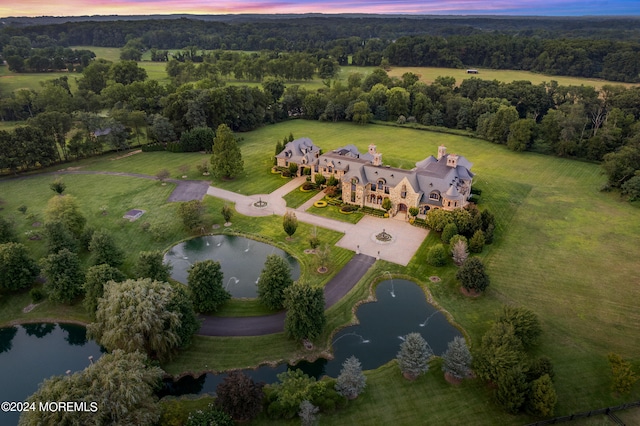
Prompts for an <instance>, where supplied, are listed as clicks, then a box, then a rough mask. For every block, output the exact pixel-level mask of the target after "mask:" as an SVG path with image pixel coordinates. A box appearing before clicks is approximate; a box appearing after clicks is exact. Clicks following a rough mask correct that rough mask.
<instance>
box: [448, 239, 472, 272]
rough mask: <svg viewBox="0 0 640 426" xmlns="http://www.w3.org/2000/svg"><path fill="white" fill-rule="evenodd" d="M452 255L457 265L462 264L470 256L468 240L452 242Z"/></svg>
mask: <svg viewBox="0 0 640 426" xmlns="http://www.w3.org/2000/svg"><path fill="white" fill-rule="evenodd" d="M451 256H452V257H453V261H454V263H455V264H456V265H458V266H460V265H462V264H463V263H464V262H465V260H467V258H468V257H469V250H467V241H466V239H464V240H457V241H456V242H454V243H452V244H451Z"/></svg>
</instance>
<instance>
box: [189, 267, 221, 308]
mask: <svg viewBox="0 0 640 426" xmlns="http://www.w3.org/2000/svg"><path fill="white" fill-rule="evenodd" d="M222 280H223V273H222V269H221V268H220V262H216V261H215V260H204V261H202V262H195V263H194V264H193V265H191V267H190V268H189V275H188V278H187V282H188V283H189V288H190V289H191V299H192V301H193V308H194V309H195V311H196V312H215V311H217V310H218V308H219V307H220V306H222V305H223V304H224V303H225V302H226V301H227V300H229V299H230V298H231V294H229V292H228V291H227V290H225V289H224V287H223V282H222Z"/></svg>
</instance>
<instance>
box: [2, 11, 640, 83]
mask: <svg viewBox="0 0 640 426" xmlns="http://www.w3.org/2000/svg"><path fill="white" fill-rule="evenodd" d="M614 28H615V31H614V30H613V29H614ZM487 29H493V31H487ZM638 36H640V21H639V20H637V19H624V18H619V19H613V18H612V19H604V20H603V19H595V18H592V19H589V18H583V19H575V18H574V19H558V18H555V19H523V18H511V19H492V18H473V19H472V18H465V19H462V18H457V19H454V18H448V19H444V18H433V17H430V18H427V17H406V18H398V17H384V18H371V17H366V18H365V17H362V18H347V17H339V16H334V17H304V18H289V19H287V18H280V19H266V18H264V19H256V20H251V19H248V20H242V21H238V22H221V21H205V20H202V19H186V18H182V19H175V20H167V19H164V20H153V19H149V20H142V21H140V20H136V21H128V20H121V21H115V22H114V21H109V22H66V23H64V24H55V25H33V26H26V27H16V26H8V27H6V28H3V29H2V31H1V32H0V47H2V48H3V50H4V47H5V46H6V45H11V44H12V43H15V39H18V38H19V39H21V40H22V43H23V44H24V40H27V41H29V42H30V43H32V44H34V45H35V46H43V47H44V46H47V47H49V46H53V45H56V46H73V45H90V46H106V47H123V46H125V45H129V46H130V47H131V48H129V49H127V52H128V54H129V55H130V56H129V57H128V58H127V59H137V58H136V56H137V55H139V49H138V53H137V54H136V49H135V48H134V47H135V44H131V40H132V39H136V40H139V43H140V44H139V46H138V47H142V48H143V49H156V51H157V50H158V49H160V50H161V51H162V50H164V51H166V50H168V49H182V48H184V47H186V46H198V48H199V49H206V50H213V49H223V50H228V49H231V50H249V51H261V50H270V51H288V52H306V53H312V54H317V53H319V52H320V53H321V52H324V54H329V55H330V56H331V57H332V58H334V59H335V60H336V61H338V63H340V64H341V65H346V64H347V62H348V61H349V58H351V60H352V61H353V62H352V63H353V64H354V65H373V66H377V65H380V64H381V63H382V61H383V60H384V59H387V60H388V61H389V63H390V64H391V65H396V66H439V67H457V68H461V67H489V68H498V69H523V70H531V71H535V72H543V73H547V74H553V75H570V76H579V77H601V78H605V79H608V80H614V81H625V82H637V81H640V75H639V74H640V65H638V64H639V63H640V60H639V59H640V43H638V42H637V40H638ZM12 40H13V42H12ZM3 56H4V58H5V59H7V58H8V55H7V54H3ZM12 56H15V55H12ZM23 59H24V58H23ZM34 62H35V61H34Z"/></svg>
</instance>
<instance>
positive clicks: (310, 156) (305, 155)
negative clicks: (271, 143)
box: [276, 138, 320, 164]
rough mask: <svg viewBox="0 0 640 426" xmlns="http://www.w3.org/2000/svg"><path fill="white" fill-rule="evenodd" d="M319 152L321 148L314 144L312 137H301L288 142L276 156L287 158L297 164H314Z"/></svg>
mask: <svg viewBox="0 0 640 426" xmlns="http://www.w3.org/2000/svg"><path fill="white" fill-rule="evenodd" d="M319 153H320V148H318V147H317V146H316V145H314V143H313V141H312V140H311V139H309V138H300V139H296V140H294V141H291V142H289V143H287V144H286V145H285V146H284V148H283V150H282V151H280V153H278V154H277V155H276V158H286V159H287V160H289V161H290V162H292V163H297V164H303V163H306V164H312V163H314V162H315V160H316V154H319ZM303 159H304V160H305V161H303Z"/></svg>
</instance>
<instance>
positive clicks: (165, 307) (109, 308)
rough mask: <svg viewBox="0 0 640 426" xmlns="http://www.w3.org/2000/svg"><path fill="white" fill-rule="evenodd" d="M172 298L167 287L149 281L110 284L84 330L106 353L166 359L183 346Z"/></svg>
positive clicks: (172, 292) (107, 285)
mask: <svg viewBox="0 0 640 426" xmlns="http://www.w3.org/2000/svg"><path fill="white" fill-rule="evenodd" d="M175 296H176V292H175V289H174V288H173V287H172V286H171V285H170V284H167V283H163V282H159V281H152V280H150V279H148V278H144V279H139V280H126V281H123V282H121V283H116V282H109V283H107V284H106V285H105V287H104V296H103V297H102V298H100V299H99V300H98V309H97V310H96V320H95V322H93V323H91V324H89V326H88V327H87V329H88V332H89V336H90V337H91V338H93V339H96V341H98V342H99V343H100V344H101V345H102V346H104V347H105V348H107V349H108V350H114V349H122V350H125V351H127V352H134V351H141V352H144V353H146V354H147V355H149V357H151V358H157V359H159V360H166V359H168V358H169V357H170V356H171V354H172V352H173V351H174V350H175V349H177V348H178V347H180V345H181V344H182V343H183V339H181V336H180V331H181V327H182V318H183V317H182V316H181V314H180V312H179V311H178V310H177V309H176V308H177V307H176V306H175V303H174V300H173V299H174V297H175ZM172 306H173V309H169V308H170V307H172Z"/></svg>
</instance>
